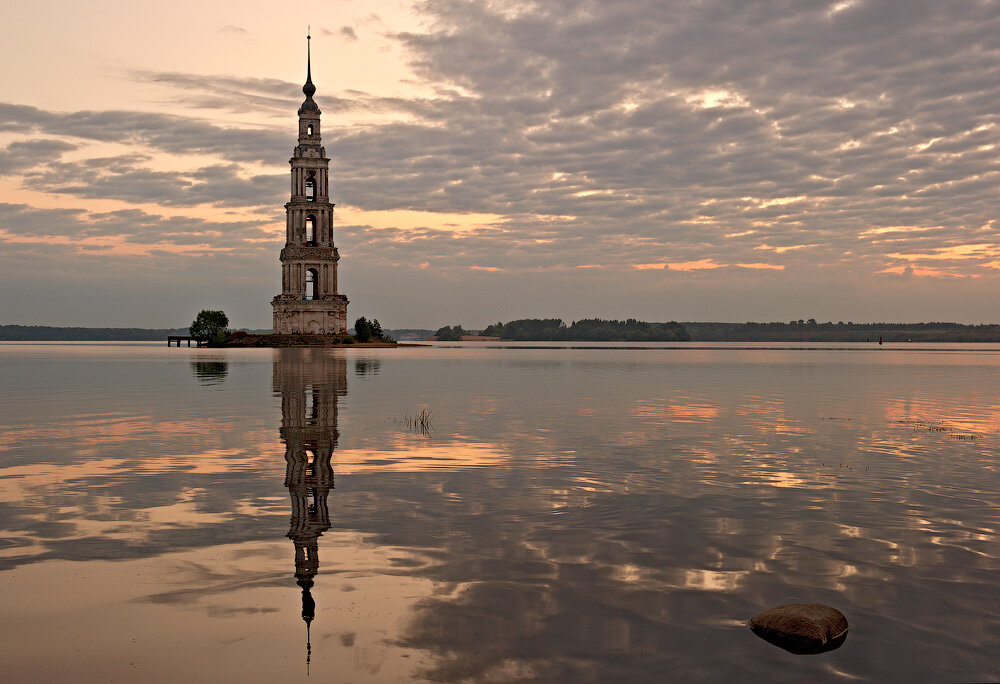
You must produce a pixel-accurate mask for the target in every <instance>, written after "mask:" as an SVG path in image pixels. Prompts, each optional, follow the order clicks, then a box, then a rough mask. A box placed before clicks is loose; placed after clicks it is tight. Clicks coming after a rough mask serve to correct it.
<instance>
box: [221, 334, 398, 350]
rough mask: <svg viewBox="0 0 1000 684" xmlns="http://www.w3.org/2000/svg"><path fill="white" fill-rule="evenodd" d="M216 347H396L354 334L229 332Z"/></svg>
mask: <svg viewBox="0 0 1000 684" xmlns="http://www.w3.org/2000/svg"><path fill="white" fill-rule="evenodd" d="M208 346H210V347H216V348H235V347H348V348H350V347H364V348H365V349H371V348H377V347H398V346H399V344H398V343H396V342H385V341H381V340H380V341H378V342H358V341H357V340H356V339H355V338H354V335H304V334H290V335H274V334H271V335H250V334H242V335H236V334H230V335H229V337H228V338H227V339H226V341H225V342H224V343H223V344H209V345H208Z"/></svg>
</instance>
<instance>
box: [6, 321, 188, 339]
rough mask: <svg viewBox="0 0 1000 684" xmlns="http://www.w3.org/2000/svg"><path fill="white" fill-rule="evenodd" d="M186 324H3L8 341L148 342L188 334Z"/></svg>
mask: <svg viewBox="0 0 1000 684" xmlns="http://www.w3.org/2000/svg"><path fill="white" fill-rule="evenodd" d="M187 334H188V331H187V328H63V327H57V326H50V325H0V340H4V341H6V342H146V341H149V340H163V341H166V339H167V335H187Z"/></svg>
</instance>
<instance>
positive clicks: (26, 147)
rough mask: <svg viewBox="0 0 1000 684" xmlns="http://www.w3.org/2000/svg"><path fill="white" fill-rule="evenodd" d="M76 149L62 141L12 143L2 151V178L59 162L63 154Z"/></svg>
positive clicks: (0, 173)
mask: <svg viewBox="0 0 1000 684" xmlns="http://www.w3.org/2000/svg"><path fill="white" fill-rule="evenodd" d="M76 147H77V146H76V145H73V144H71V143H67V142H63V141H61V140H28V141H25V142H12V143H11V144H9V145H8V146H7V147H5V148H4V149H2V150H0V176H4V175H9V174H11V173H15V172H18V171H23V170H25V169H30V168H32V167H34V166H37V165H38V164H39V163H46V162H48V161H54V160H58V159H59V158H60V157H61V156H62V153H63V152H69V151H70V150H75V149H76Z"/></svg>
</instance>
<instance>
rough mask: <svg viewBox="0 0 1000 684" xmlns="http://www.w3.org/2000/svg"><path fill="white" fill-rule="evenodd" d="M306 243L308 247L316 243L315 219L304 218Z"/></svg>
mask: <svg viewBox="0 0 1000 684" xmlns="http://www.w3.org/2000/svg"><path fill="white" fill-rule="evenodd" d="M306 242H307V243H309V244H310V245H311V244H313V243H314V242H316V217H315V216H306Z"/></svg>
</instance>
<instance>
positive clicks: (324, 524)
mask: <svg viewBox="0 0 1000 684" xmlns="http://www.w3.org/2000/svg"><path fill="white" fill-rule="evenodd" d="M273 382H274V392H275V394H277V395H280V396H281V440H282V441H283V442H284V443H285V486H286V487H288V495H289V498H290V499H291V503H292V519H291V525H290V527H289V530H288V538H289V539H291V540H292V543H293V544H294V545H295V580H296V583H297V584H298V585H299V586H300V587H302V619H303V620H304V621H305V623H306V663H307V664H308V663H309V660H310V655H311V651H312V644H311V642H310V640H309V628H310V625H311V623H312V621H313V618H314V617H315V616H316V602H315V600H313V597H312V587H313V578H314V577H315V576H316V573H318V572H319V543H318V540H319V537H320V536H321V535H322V534H323V533H324V532H326V531H327V530H328V529H330V509H329V507H328V506H327V502H326V499H327V495H328V494H329V493H330V490H331V489H333V466H332V465H331V463H330V459H331V458H332V456H333V450H334V449H336V448H337V435H338V433H337V399H338V397H340V396H341V395H344V394H346V393H347V362H346V361H345V360H344V359H343V358H338V357H336V356H333V355H331V353H330V352H328V351H325V350H321V349H279V350H276V351H275V357H274V371H273Z"/></svg>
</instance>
